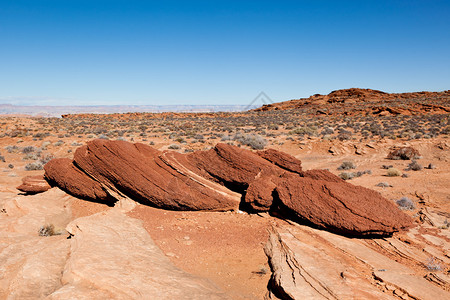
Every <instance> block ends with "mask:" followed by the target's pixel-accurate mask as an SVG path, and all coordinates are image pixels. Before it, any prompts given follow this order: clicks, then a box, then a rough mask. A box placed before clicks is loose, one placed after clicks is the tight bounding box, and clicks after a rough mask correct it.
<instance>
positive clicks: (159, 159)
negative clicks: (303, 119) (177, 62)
mask: <svg viewBox="0 0 450 300" xmlns="http://www.w3.org/2000/svg"><path fill="white" fill-rule="evenodd" d="M45 171H46V173H45V176H46V179H47V180H48V181H49V182H50V183H52V184H54V185H57V186H59V187H60V188H62V189H63V190H65V191H67V192H68V193H71V194H72V195H75V196H78V197H81V198H85V199H90V200H93V201H103V202H108V201H111V199H113V198H120V197H129V198H131V199H134V200H135V201H138V202H140V203H142V204H146V205H150V206H155V207H159V208H164V209H172V210H231V209H237V208H238V207H239V205H240V204H241V209H245V210H248V211H251V212H252V211H271V212H275V213H277V214H278V215H281V216H284V217H287V218H291V219H293V220H297V221H306V222H308V223H309V224H313V225H314V226H316V227H320V228H323V229H327V230H330V231H334V232H338V233H342V234H347V235H354V236H360V235H370V234H378V235H389V234H392V233H393V232H395V231H399V230H402V229H406V228H408V227H409V226H411V224H412V223H411V219H410V218H409V217H408V216H407V215H406V214H404V213H403V212H402V211H400V210H399V209H398V208H397V207H396V206H395V205H394V204H393V203H392V202H390V201H388V200H387V199H385V198H383V197H382V196H381V195H380V194H379V193H377V192H375V191H372V190H369V189H366V188H363V187H358V186H354V185H352V184H350V183H347V182H345V181H344V180H342V179H340V178H339V177H337V176H336V175H334V174H332V173H330V172H328V171H326V170H309V171H303V170H302V168H301V162H300V161H299V160H297V159H296V158H295V157H293V156H290V155H288V154H285V153H282V152H279V151H276V150H266V151H259V152H252V151H250V150H246V149H242V148H239V147H235V146H231V145H228V144H217V145H216V147H214V148H213V149H210V150H208V151H197V152H193V153H189V154H181V153H178V152H174V151H164V152H161V151H158V150H156V149H154V148H152V147H150V146H147V145H144V144H139V143H138V144H131V143H127V142H124V141H108V140H94V141H91V142H89V143H88V144H87V145H86V146H83V147H80V148H79V149H77V151H76V152H75V155H74V160H73V161H71V160H68V159H55V160H52V161H51V162H49V163H48V164H47V165H46V166H45ZM241 199H242V201H243V202H242V203H241Z"/></svg>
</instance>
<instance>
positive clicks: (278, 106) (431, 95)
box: [253, 88, 450, 112]
mask: <svg viewBox="0 0 450 300" xmlns="http://www.w3.org/2000/svg"><path fill="white" fill-rule="evenodd" d="M414 100H416V101H414ZM411 101H413V102H416V103H412V104H417V102H419V101H422V102H433V101H435V102H436V103H435V104H440V105H441V106H440V107H439V108H440V109H442V110H444V111H447V112H450V111H448V110H447V109H448V107H446V106H448V105H450V90H447V91H443V92H413V93H386V92H382V91H378V90H372V89H360V88H350V89H342V90H336V91H332V92H331V93H329V94H328V95H320V94H315V95H313V96H310V97H309V98H301V99H295V100H289V101H284V102H278V103H273V104H267V105H263V106H262V107H259V108H257V109H254V110H253V111H271V110H290V109H300V108H305V107H308V106H311V107H313V106H315V107H319V106H321V107H322V108H323V109H326V108H327V107H332V106H334V107H336V106H339V105H347V106H351V105H363V104H364V105H368V106H372V107H373V106H375V105H380V104H387V103H389V104H392V103H395V102H397V104H399V103H402V102H403V104H411V103H408V102H411ZM442 104H444V106H442ZM422 105H423V104H422ZM426 105H430V104H426ZM431 105H432V104H431ZM406 109H409V108H406Z"/></svg>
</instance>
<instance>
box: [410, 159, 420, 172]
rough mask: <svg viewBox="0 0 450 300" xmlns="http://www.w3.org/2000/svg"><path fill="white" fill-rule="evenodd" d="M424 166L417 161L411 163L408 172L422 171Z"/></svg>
mask: <svg viewBox="0 0 450 300" xmlns="http://www.w3.org/2000/svg"><path fill="white" fill-rule="evenodd" d="M422 169H423V168H422V165H420V164H419V163H418V162H417V161H416V160H413V161H411V163H410V164H409V165H408V168H407V170H413V171H420V170H422Z"/></svg>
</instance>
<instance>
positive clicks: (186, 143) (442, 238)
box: [0, 115, 450, 299]
mask: <svg viewBox="0 0 450 300" xmlns="http://www.w3.org/2000/svg"><path fill="white" fill-rule="evenodd" d="M199 118H204V119H207V121H205V122H204V123H201V124H203V127H202V128H196V127H195V126H197V125H195V124H196V123H195V117H192V116H189V119H188V120H187V121H186V119H184V117H183V115H181V117H180V116H178V115H177V116H174V117H170V119H167V118H163V117H161V119H157V117H152V119H142V120H141V121H140V122H134V123H133V122H131V123H130V121H129V120H125V121H121V122H122V123H121V122H116V123H114V118H113V117H111V118H108V119H106V120H101V119H99V120H96V121H95V122H91V123H89V121H87V119H86V118H84V117H83V118H80V119H76V117H74V118H73V119H43V118H28V117H2V118H0V123H1V132H0V134H2V137H1V138H0V155H1V156H3V157H4V162H0V171H1V174H2V176H1V177H0V210H1V212H0V261H1V266H0V298H7V296H8V295H9V296H10V297H11V298H12V299H20V298H23V297H25V296H29V297H31V298H33V297H36V298H39V297H43V296H46V295H50V294H52V293H53V292H54V291H57V290H58V289H60V288H61V287H62V286H64V284H66V283H67V282H71V280H72V279H71V278H72V277H74V278H75V277H76V276H80V277H83V275H82V274H83V272H91V271H92V270H91V269H89V267H85V268H84V269H83V268H81V267H80V265H81V264H83V263H85V264H89V263H92V262H90V261H85V262H83V260H82V259H81V258H80V260H78V261H77V262H78V264H80V265H78V266H76V267H74V266H68V260H69V258H70V257H71V253H72V255H75V254H74V253H75V252H71V251H73V249H72V250H71V248H70V247H73V245H72V246H70V245H69V244H68V243H69V242H70V241H71V240H68V239H67V237H68V236H69V233H68V232H67V231H66V226H67V225H68V224H69V223H70V222H73V221H74V220H76V219H78V218H82V217H87V216H94V215H95V214H97V215H98V214H100V215H101V214H102V213H103V214H107V212H108V211H109V210H111V209H112V208H110V207H108V206H106V205H102V204H98V203H93V202H88V201H84V200H80V199H76V198H74V197H71V196H69V195H67V194H65V193H64V192H62V191H60V190H58V189H57V188H53V189H51V190H49V191H48V192H45V193H42V194H36V195H24V194H22V193H20V192H19V191H18V190H16V187H17V186H18V185H20V184H21V180H22V178H23V177H24V176H27V175H39V174H43V172H44V171H43V170H30V171H28V170H26V168H27V167H26V166H27V165H29V164H30V163H32V162H39V160H41V159H42V158H45V157H47V156H48V157H69V158H71V157H73V153H74V151H75V150H76V149H77V147H79V146H80V145H83V144H85V143H86V142H87V141H89V140H92V139H95V138H109V139H118V138H120V139H124V140H127V141H131V142H142V143H145V144H151V145H152V146H154V147H155V148H157V149H160V150H165V149H171V148H172V149H173V150H170V151H180V152H185V151H192V150H203V149H208V148H210V147H212V146H214V145H215V144H216V143H218V142H231V143H234V144H236V145H238V144H239V140H238V139H236V140H235V139H233V138H232V137H233V136H234V135H235V134H236V130H234V129H233V128H231V129H230V128H225V127H226V126H228V125H226V123H227V122H223V123H224V124H225V125H222V127H221V128H220V131H219V130H218V129H217V128H214V127H213V126H212V125H211V126H210V127H209V128H208V124H214V122H215V121H214V118H213V117H211V116H209V117H205V116H199ZM193 120H194V121H193ZM389 120H391V119H389ZM144 121H145V122H144ZM221 122H222V121H221ZM241 122H243V123H245V122H246V121H245V120H244V121H241ZM296 122H297V124H294V125H292V124H283V120H281V121H277V122H274V123H277V124H276V126H272V125H273V124H267V123H266V124H265V123H264V122H263V123H262V124H258V126H259V127H256V126H253V127H252V126H241V130H242V132H245V134H253V133H255V134H261V126H263V127H264V133H265V135H262V134H261V135H262V136H264V138H265V139H266V140H267V141H268V144H267V145H266V146H265V147H266V148H274V149H277V150H280V151H284V152H287V153H289V154H291V155H293V156H295V157H296V158H298V159H300V160H301V161H302V166H303V168H304V169H328V170H330V171H331V172H333V173H334V174H336V175H339V174H341V173H342V172H343V171H341V170H338V167H339V166H340V165H341V164H342V163H343V162H344V161H352V162H353V163H354V165H355V166H356V169H354V170H350V171H349V172H357V171H365V170H370V171H371V172H369V173H366V174H363V175H362V176H360V177H356V178H353V179H351V180H350V182H351V183H352V184H355V185H361V186H364V187H367V188H370V189H374V190H376V191H378V192H380V193H381V194H382V195H383V196H384V197H385V198H387V199H390V200H392V201H396V200H398V199H400V198H401V197H408V198H409V199H411V200H412V201H413V202H414V204H415V208H414V209H412V210H407V211H406V213H408V214H409V215H410V216H411V217H412V218H414V220H415V224H416V225H417V226H416V227H415V228H413V229H411V230H409V231H408V232H401V233H398V234H395V235H394V236H393V237H390V238H382V239H363V240H358V239H350V238H344V237H340V236H337V235H333V234H331V233H328V232H324V231H320V230H316V229H311V228H309V227H307V226H304V225H301V224H300V225H299V224H293V223H292V222H289V221H285V220H282V219H279V218H277V217H275V216H270V215H268V214H266V213H262V214H248V213H246V212H242V211H234V212H187V211H183V212H180V211H165V210H161V209H156V208H152V207H147V206H143V205H137V206H136V207H134V208H133V209H131V210H130V211H128V212H127V213H126V217H128V218H132V219H137V220H139V221H140V222H138V223H136V224H140V225H136V226H141V228H143V229H145V231H146V232H147V233H148V234H149V236H150V237H151V239H152V240H153V241H154V243H155V244H156V245H157V246H158V247H159V248H160V249H161V250H162V252H163V253H164V254H165V256H166V257H167V258H168V259H169V260H170V261H171V262H172V263H173V265H174V266H176V267H177V268H179V269H181V270H183V271H185V272H186V273H189V274H193V275H195V276H197V277H201V278H206V279H208V280H209V281H210V282H212V283H213V284H214V285H215V286H217V287H218V289H220V290H221V291H223V292H224V293H225V294H226V295H227V296H229V297H230V298H232V299H262V298H263V297H264V295H266V293H267V290H268V288H267V287H268V283H269V279H270V277H271V275H272V271H271V266H269V264H268V258H267V256H266V254H265V253H264V246H265V245H266V243H267V242H268V239H269V235H270V232H271V230H273V228H275V229H276V230H277V231H278V232H279V233H280V235H281V236H284V237H285V238H286V241H285V246H286V247H290V249H296V250H295V251H294V252H295V253H292V257H291V258H290V259H292V261H296V263H297V264H298V266H297V267H298V268H299V269H300V270H303V274H305V273H307V274H308V276H310V277H311V278H313V279H314V280H313V281H314V282H316V283H317V285H318V286H321V288H315V289H314V290H315V291H320V289H324V290H325V291H327V292H326V293H330V295H334V296H333V297H335V298H338V299H343V298H346V296H345V295H347V296H348V295H350V294H346V293H349V291H348V290H346V289H352V287H353V297H356V298H358V299H362V298H373V299H377V298H378V299H380V297H381V298H386V299H389V298H393V299H395V298H397V299H399V298H400V299H425V298H429V299H431V298H434V299H439V298H440V297H442V296H445V297H446V296H449V295H450V294H449V292H450V274H449V272H450V265H449V263H450V254H449V253H450V252H449V250H450V232H449V230H450V229H448V227H449V223H448V222H450V184H449V183H450V163H449V161H450V139H449V137H448V135H445V134H441V135H436V136H432V137H429V136H427V137H425V138H423V137H420V136H419V137H417V138H411V136H406V135H405V137H399V138H396V139H393V138H392V137H389V136H383V137H380V136H366V137H365V138H362V136H361V135H360V134H359V132H356V133H352V134H353V135H352V136H351V137H350V138H345V139H338V138H333V135H332V134H331V138H330V137H327V138H324V135H320V134H317V135H316V134H305V135H298V134H297V133H296V132H292V130H293V129H295V128H296V127H301V126H302V124H301V121H299V120H297V121H296ZM392 122H394V123H395V119H394V121H392ZM447 122H448V116H447ZM104 124H107V125H104ZM187 124H191V127H190V128H191V129H192V131H195V132H194V133H186V128H189V126H187ZM192 124H194V125H192ZM246 124H248V123H246ZM280 124H282V125H280ZM337 124H338V123H336V124H335V126H334V127H335V128H336V126H337ZM314 126H316V127H319V129H318V130H317V131H318V132H320V130H321V128H322V127H321V126H325V127H333V124H332V123H330V124H327V125H321V124H316V125H314ZM228 127H233V124H230V125H229V126H228ZM311 127H313V126H311ZM447 127H448V125H447ZM83 128H84V129H86V130H80V129H83ZM131 129H132V130H131ZM183 130H184V131H183ZM214 130H217V132H214ZM312 130H316V129H314V128H312ZM335 132H336V134H337V131H336V130H335ZM142 133H143V134H142ZM180 133H186V134H180ZM173 145H176V146H175V147H174V146H173ZM28 146H33V147H35V148H33V149H32V148H28V149H29V150H25V151H24V150H23V149H24V148H27V147H28ZM394 146H411V147H413V148H415V149H417V150H418V151H419V152H420V154H421V158H420V159H418V163H419V164H420V165H422V166H423V167H427V166H429V165H430V164H431V165H432V167H431V168H429V169H428V168H423V169H421V170H418V171H413V170H410V171H405V169H407V167H408V164H409V163H411V161H410V160H389V159H387V158H386V157H387V155H388V153H389V152H390V150H391V149H392V147H394ZM242 147H247V146H245V145H242ZM174 148H175V149H174ZM176 148H178V149H176ZM28 151H29V152H28ZM25 152H27V153H25ZM33 154H35V155H34V156H33ZM383 165H387V166H388V165H392V166H393V167H394V168H396V169H398V170H399V171H400V172H401V173H406V174H408V176H407V177H402V176H394V177H389V176H387V170H386V169H384V168H383V167H382V166H383ZM28 168H30V167H29V166H28ZM380 182H386V183H388V184H389V185H391V186H389V187H379V186H377V184H379V183H380ZM105 222H106V221H105ZM49 224H52V225H53V226H54V227H55V228H56V229H55V230H56V231H58V233H61V234H60V235H54V236H49V237H46V236H39V233H38V232H39V229H40V228H41V226H45V225H49ZM93 224H94V223H93ZM105 224H107V223H105ZM133 224H134V223H133ZM105 226H106V225H105ZM110 226H112V227H113V226H114V224H110ZM91 230H92V231H95V230H96V229H95V228H91ZM130 234H132V233H130ZM288 235H289V236H288ZM107 237H108V236H107V235H105V236H104V238H105V239H106V238H107ZM293 237H294V238H293ZM98 242H99V243H104V244H105V247H107V246H108V245H109V243H108V242H106V241H98ZM80 247H81V246H80ZM86 249H89V248H86ZM96 250H98V249H95V248H93V249H92V253H91V252H90V251H88V250H84V251H86V252H85V255H91V254H92V255H93V256H96V257H97V258H98V259H101V257H102V255H103V253H101V252H102V251H100V253H98V251H96ZM117 251H132V248H131V249H130V248H129V247H128V248H127V246H126V245H124V246H123V248H122V249H120V248H119V249H117ZM94 252H95V253H94ZM77 255H81V254H77ZM104 255H105V256H107V255H109V258H108V259H109V260H110V261H111V263H114V264H117V265H120V264H121V263H124V265H123V266H122V268H124V269H126V268H127V266H128V265H127V264H134V263H136V261H133V260H131V258H130V261H128V262H124V261H123V260H122V258H121V257H120V256H118V257H117V260H114V257H113V256H114V252H108V251H107V250H105V252H104ZM71 259H73V258H71ZM39 262H41V264H40V263H39ZM47 266H48V267H47ZM68 268H75V269H76V268H80V269H79V270H78V269H77V270H75V271H73V272H74V274H76V275H73V274H72V275H71V276H72V277H70V276H69V277H70V278H69V277H67V276H66V277H65V275H61V274H62V273H64V272H68ZM33 272H38V273H39V274H40V275H39V276H38V277H39V278H41V279H39V278H37V277H33V275H32V274H31V273H33ZM117 272H118V273H117V276H119V277H120V276H122V275H123V274H122V273H121V271H120V270H117ZM123 272H125V271H123ZM123 276H125V275H123ZM137 276H138V275H137ZM40 280H41V281H40ZM93 280H94V279H93ZM110 280H113V281H112V282H111V281H110V282H109V283H105V282H102V281H101V280H99V283H98V285H96V287H95V288H96V289H102V288H103V287H108V286H109V285H115V284H116V285H118V286H120V284H121V283H115V282H114V279H110ZM115 280H119V279H118V278H116V279H115ZM297 280H298V281H299V282H300V281H302V282H304V284H305V285H309V287H305V289H310V288H311V286H313V285H314V284H311V280H308V279H307V278H306V277H304V276H303V277H301V278H298V279H297ZM94 281H95V280H94ZM344 281H345V282H347V283H346V284H343V283H342V282H344ZM298 284H300V283H298ZM357 287H359V288H357ZM86 288H87V287H86ZM132 288H133V285H130V289H132ZM111 293H114V291H111ZM311 293H313V292H311ZM318 293H319V292H318ZM324 293H325V292H320V293H319V294H320V295H322V296H323V295H324ZM319 294H318V295H319ZM11 295H12V296H11ZM55 295H56V294H55ZM55 295H54V296H53V297H54V298H55V299H56V298H58V297H57V295H56V296H55ZM111 295H113V294H111ZM111 295H110V296H111ZM128 295H134V294H128ZM311 295H314V294H311ZM113 296H114V295H113ZM124 297H125V296H124ZM311 297H312V298H314V296H311ZM324 297H325V296H324ZM436 297H438V298H436ZM113 298H114V297H113ZM118 298H120V297H118ZM125 298H126V297H125ZM330 298H332V297H330ZM440 299H443V298H440Z"/></svg>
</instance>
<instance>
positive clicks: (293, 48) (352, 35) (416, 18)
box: [0, 0, 450, 105]
mask: <svg viewBox="0 0 450 300" xmlns="http://www.w3.org/2000/svg"><path fill="white" fill-rule="evenodd" d="M350 87H360V88H373V89H379V90H383V91H387V92H407V91H421V90H429V91H441V90H447V89H450V1H433V0H430V1H425V0H424V1H414V0H404V1H395V0H392V1H384V0H378V1H372V0H360V1H321V0H315V1H313V0H310V1H283V0H280V1H264V0H262V1H232V0H228V1H214V0H209V1H172V0H167V1H133V0H128V1H116V0H103V1H100V0H89V1H84V0H53V1H52V0H33V1H21V0H10V1H0V103H12V104H43V105H94V104H136V105H152V104H200V105H201V104H216V105H222V104H242V105H246V104H248V103H249V102H250V101H252V100H253V98H254V97H255V96H256V95H257V94H258V93H259V92H261V91H264V92H265V93H266V94H267V95H268V96H269V97H271V98H272V99H273V100H274V101H284V100H289V99H295V98H301V97H308V96H310V95H312V94H315V93H321V94H327V93H329V92H331V91H332V90H336V89H342V88H350Z"/></svg>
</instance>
